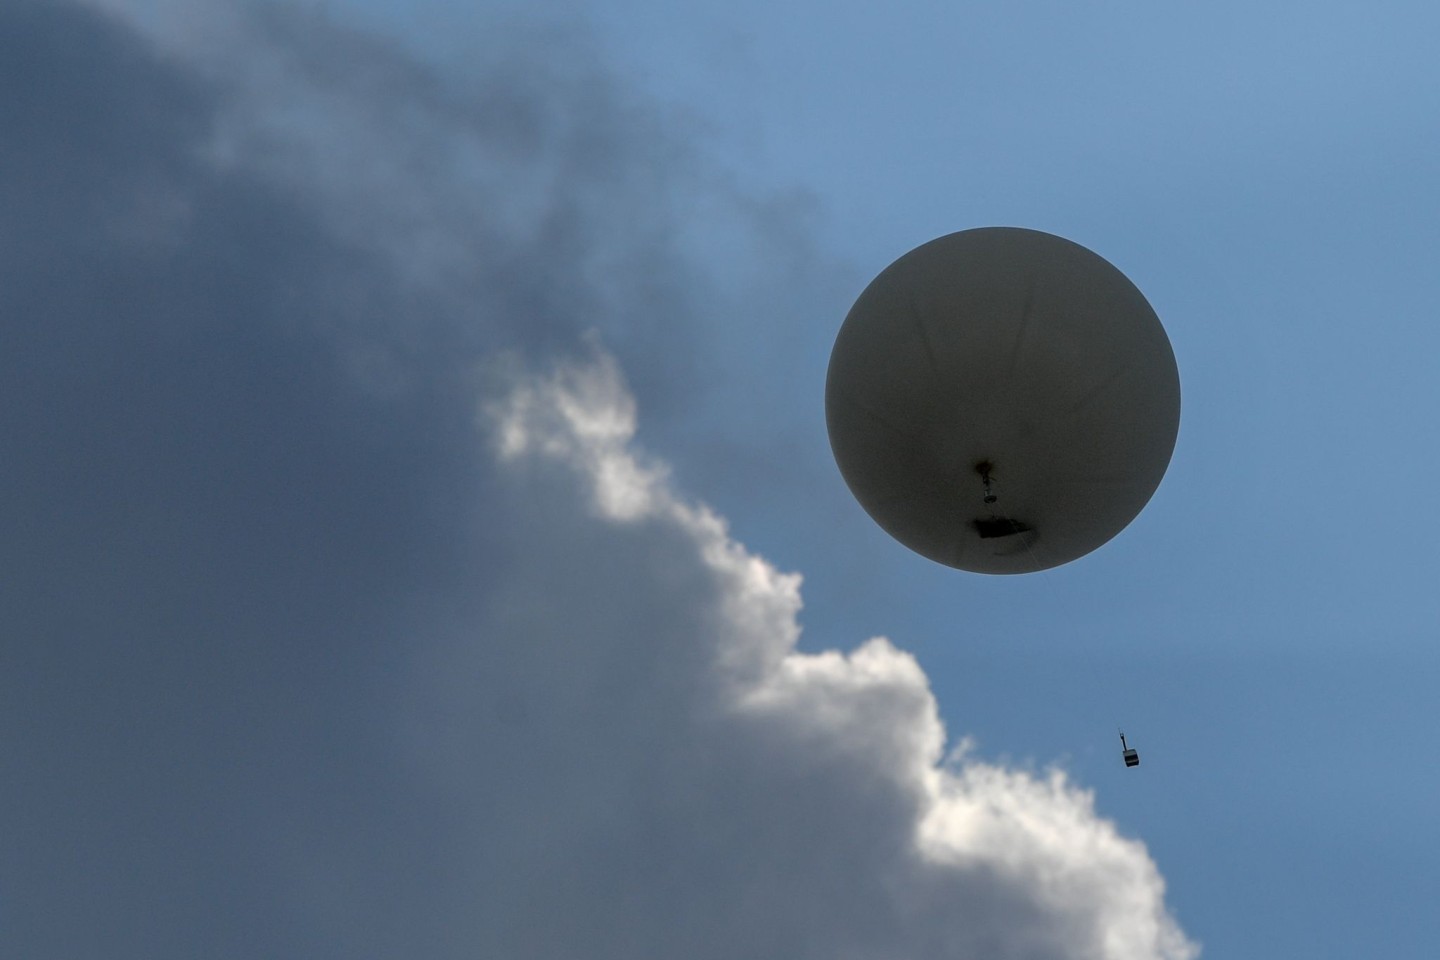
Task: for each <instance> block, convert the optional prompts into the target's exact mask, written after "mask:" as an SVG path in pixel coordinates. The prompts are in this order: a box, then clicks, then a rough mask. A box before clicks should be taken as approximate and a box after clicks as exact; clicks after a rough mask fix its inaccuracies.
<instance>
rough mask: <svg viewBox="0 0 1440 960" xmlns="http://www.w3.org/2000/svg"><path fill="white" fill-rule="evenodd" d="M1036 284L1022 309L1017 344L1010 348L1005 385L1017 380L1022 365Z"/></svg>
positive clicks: (1026, 297)
mask: <svg viewBox="0 0 1440 960" xmlns="http://www.w3.org/2000/svg"><path fill="white" fill-rule="evenodd" d="M1034 306H1035V284H1033V283H1032V284H1030V289H1029V291H1028V292H1026V294H1025V307H1024V309H1022V310H1021V311H1020V329H1018V330H1016V331H1015V346H1013V347H1011V348H1010V366H1009V367H1007V368H1006V370H1005V386H1006V389H1007V391H1008V390H1009V386H1010V384H1012V383H1014V382H1015V368H1016V367H1018V366H1019V365H1020V351H1021V349H1022V348H1023V347H1024V346H1025V335H1026V334H1027V333H1029V331H1030V319H1031V317H1032V316H1033V314H1034V309H1033V308H1034Z"/></svg>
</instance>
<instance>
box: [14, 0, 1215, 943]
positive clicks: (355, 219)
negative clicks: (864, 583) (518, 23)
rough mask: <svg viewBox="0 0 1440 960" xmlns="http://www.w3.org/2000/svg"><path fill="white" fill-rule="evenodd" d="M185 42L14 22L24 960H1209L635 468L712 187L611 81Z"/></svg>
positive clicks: (19, 827)
mask: <svg viewBox="0 0 1440 960" xmlns="http://www.w3.org/2000/svg"><path fill="white" fill-rule="evenodd" d="M116 9H120V10H122V11H123V9H124V8H123V5H122V6H118V7H117V8H116ZM139 23H140V21H139V20H137V19H132V18H130V17H128V16H126V15H125V14H124V13H123V12H122V13H104V12H97V10H96V9H93V8H89V7H85V6H80V5H76V4H71V3H39V2H35V3H12V4H9V5H6V6H5V7H4V8H3V9H0V90H4V91H6V93H5V94H4V95H3V97H0V111H3V114H0V118H3V124H4V129H5V132H6V136H5V137H3V138H0V256H3V261H0V317H3V318H4V321H3V324H0V330H3V333H0V337H3V340H4V343H3V349H0V451H3V456H4V469H3V470H0V516H3V518H4V520H5V530H6V536H5V537H4V539H3V541H0V573H3V583H0V611H3V614H4V618H3V623H4V637H3V640H0V817H3V822H4V826H5V830H4V833H3V837H4V839H3V840H0V952H4V953H5V954H6V955H15V956H25V957H37V958H42V957H74V956H106V957H115V958H130V957H134V958H142V957H143V958H146V960H158V958H167V957H175V958H181V957H185V958H190V957H195V956H211V957H221V958H224V957H237V958H238V957H254V956H261V955H265V956H305V957H315V958H324V957H336V958H340V957H344V958H355V957H393V956H423V957H432V958H445V957H457V958H458V957H535V958H541V957H555V958H561V957H574V956H591V957H597V958H599V957H622V956H623V957H627V958H634V957H670V956H677V955H692V956H696V957H707V956H715V957H722V956H723V957H756V958H760V957H772V956H784V955H790V956H798V957H806V956H813V957H842V956H853V957H887V958H893V957H907V956H916V957H919V956H954V957H971V956H989V957H1035V958H1042V957H1043V958H1049V957H1057V958H1058V957H1114V958H1124V960H1130V958H1141V957H1145V958H1149V957H1166V958H1172V957H1183V956H1185V955H1186V953H1187V950H1186V946H1185V944H1184V943H1183V941H1181V940H1179V939H1178V933H1176V932H1175V931H1174V930H1173V927H1172V926H1170V925H1169V921H1168V919H1167V918H1166V917H1165V915H1164V912H1163V906H1162V904H1161V903H1160V890H1161V884H1160V882H1159V878H1158V874H1155V872H1154V869H1153V867H1152V866H1151V865H1150V864H1149V861H1148V859H1147V858H1146V857H1145V855H1144V853H1143V849H1141V848H1139V847H1138V845H1135V844H1133V843H1130V842H1128V841H1123V840H1121V839H1119V838H1118V837H1116V836H1115V835H1114V832H1113V830H1111V829H1110V828H1109V826H1108V825H1106V824H1104V823H1103V822H1102V821H1098V820H1096V819H1095V818H1094V816H1093V813H1092V812H1090V811H1089V809H1088V806H1087V804H1088V799H1087V798H1086V797H1085V796H1084V795H1083V794H1081V793H1078V792H1077V791H1075V790H1074V789H1073V788H1071V787H1068V786H1067V785H1065V784H1064V783H1063V782H1061V781H1057V780H1051V781H1040V780H1036V779H1034V778H1030V777H1026V776H1024V775H1019V774H1009V773H1006V772H1005V771H1002V770H996V769H993V768H988V767H983V766H979V765H970V766H968V767H964V768H959V767H957V768H955V769H954V770H948V769H947V768H941V767H937V765H936V764H937V761H938V759H939V757H938V751H939V749H940V745H941V744H942V743H943V731H942V730H941V728H940V726H939V722H938V718H936V716H935V714H934V703H933V700H932V699H931V698H930V696H929V692H928V689H927V687H926V685H925V680H924V677H923V675H922V674H920V672H919V670H918V668H916V667H915V665H914V663H913V661H911V660H909V659H908V658H907V657H905V656H904V655H903V654H900V653H898V652H897V651H894V650H893V649H892V648H890V647H889V646H888V644H885V643H884V642H883V641H876V642H872V643H871V644H869V645H868V646H866V647H863V648H862V649H861V650H860V651H857V652H856V653H855V654H853V655H852V656H850V657H848V658H846V657H841V656H840V655H838V654H826V655H822V656H818V657H803V656H800V655H797V654H795V652H794V649H793V646H794V642H795V639H796V637H797V636H798V627H797V626H796V622H795V615H796V612H797V610H798V605H799V598H798V581H797V580H795V579H794V578H789V577H785V576H782V575H780V574H778V573H776V572H775V571H774V570H773V569H772V568H770V567H769V566H768V565H767V564H765V563H764V562H763V561H761V560H759V559H758V558H756V557H754V556H752V555H750V554H749V553H748V552H746V551H745V549H744V548H743V547H741V546H740V545H739V544H738V543H736V542H735V541H734V540H732V539H731V538H730V537H729V536H728V534H727V533H726V531H725V528H724V524H723V522H722V521H721V520H720V519H719V518H718V517H716V516H715V515H714V514H712V513H710V512H708V511H706V510H704V509H703V508H700V507H696V506H693V505H691V504H689V503H688V502H687V501H685V500H684V499H683V498H682V497H680V496H679V495H678V494H676V493H675V492H674V490H673V488H672V486H671V485H670V483H669V482H668V481H667V480H666V478H665V468H664V466H663V464H661V463H660V462H659V461H656V460H647V459H645V457H644V455H643V454H639V453H637V452H636V451H635V449H634V447H633V445H632V443H631V439H632V434H633V431H634V407H633V403H634V394H638V396H639V398H640V402H641V403H642V404H645V403H649V404H655V405H657V406H663V407H665V408H666V409H667V411H668V415H669V416H671V417H676V418H680V417H682V416H683V413H684V410H685V404H686V402H687V401H686V400H685V397H686V385H687V377H689V376H691V375H692V374H693V371H694V370H695V369H696V364H698V362H699V361H697V360H696V359H695V358H696V357H697V356H699V355H700V354H701V353H702V352H703V336H704V334H703V330H700V329H698V328H699V327H701V326H702V324H701V323H700V320H701V319H703V318H704V317H705V310H706V299H707V289H708V288H707V281H706V280H705V275H704V273H703V271H701V270H699V269H698V268H696V267H695V266H693V265H692V264H691V263H690V262H689V261H688V260H687V259H686V258H685V257H684V256H682V255H681V253H680V252H679V251H681V250H683V245H681V244H679V243H678V242H675V241H676V232H675V230H676V228H675V218H676V211H677V210H678V209H681V208H683V207H684V205H685V204H687V203H690V202H692V201H691V200H689V199H687V193H686V191H689V190H693V189H700V186H699V182H698V180H696V179H694V175H693V168H692V167H691V166H690V164H691V163H692V161H691V159H690V158H689V157H688V156H687V154H686V151H685V150H684V149H682V148H680V147H678V146H676V145H675V142H674V141H673V140H672V139H671V138H670V137H669V136H668V135H667V134H666V133H665V130H664V128H663V124H661V123H660V122H659V120H658V119H657V118H656V115H655V114H653V113H652V112H647V111H646V110H645V109H644V107H643V105H641V104H638V103H636V102H635V101H633V100H632V99H631V98H630V97H629V96H628V95H627V94H626V93H625V92H624V90H623V89H622V88H620V87H619V86H617V85H616V84H614V82H613V81H612V80H611V79H610V78H609V77H608V75H607V74H606V73H605V71H604V70H603V69H601V68H600V67H599V65H598V64H597V62H596V60H595V59H594V57H593V54H592V53H591V52H590V51H589V50H588V48H587V47H586V46H585V44H584V43H583V40H580V39H577V37H576V36H575V35H574V34H572V33H568V32H561V33H557V34H544V33H543V32H542V33H541V34H539V35H535V34H525V33H517V34H514V35H513V37H511V36H505V35H498V36H496V37H494V38H492V39H491V40H490V42H489V43H488V44H486V45H483V49H482V50H481V52H480V54H477V59H476V61H475V62H474V63H472V64H471V65H469V67H468V69H467V71H466V75H464V76H461V75H459V74H454V73H447V72H444V71H440V70H438V69H436V68H434V67H431V66H427V65H426V64H425V63H423V62H422V61H420V60H418V59H416V58H414V57H410V56H408V55H406V54H405V53H404V52H403V51H402V50H400V49H399V48H397V47H396V46H394V45H393V44H390V43H387V42H386V41H384V40H381V39H377V38H375V37H372V36H367V35H365V34H363V33H361V32H358V31H355V30H353V29H349V28H347V27H345V26H344V25H342V24H338V23H335V22H332V21H329V20H326V19H324V18H322V17H316V16H313V15H311V14H304V13H300V12H297V11H296V10H294V9H291V8H287V7H284V6H278V5H248V4H238V5H234V6H229V5H216V6H214V7H211V8H206V9H204V10H203V11H201V12H199V13H197V14H196V15H195V17H194V19H193V21H191V20H187V21H186V26H185V29H184V30H181V29H180V28H179V27H177V26H176V25H175V24H173V23H167V22H164V21H160V22H156V21H153V20H152V21H151V22H150V23H149V26H148V27H145V28H144V29H145V30H149V31H150V32H149V33H145V32H142V27H141V26H140V25H139ZM481 54H483V55H481ZM592 330H598V331H600V338H601V340H602V341H603V343H604V345H605V346H603V347H601V346H597V345H596V343H595V341H594V339H593V338H591V337H590V336H589V331H592ZM608 351H614V352H615V354H616V355H618V356H619V358H620V360H619V363H620V365H621V366H623V367H624V369H625V370H626V371H627V373H629V375H630V380H631V384H630V385H629V386H627V385H625V384H624V383H623V382H622V381H621V378H620V374H619V367H617V366H616V365H615V364H614V362H613V361H611V360H610V359H609V356H610V354H609V352H608ZM557 365H558V367H557ZM553 369H559V370H560V371H561V373H560V374H557V375H555V376H553V377H550V378H548V379H547V377H546V376H545V375H543V372H544V371H547V370H553ZM535 371H540V372H541V375H539V376H538V379H537V374H536V373H535ZM632 391H633V393H632ZM477 411H481V412H477ZM1037 818H1038V820H1037ZM1036 822H1039V823H1041V824H1042V826H1041V827H1039V828H1037V827H1034V826H1033V824H1034V823H1036ZM1056 838H1058V839H1056ZM1047 871H1049V872H1048V873H1047ZM1057 877H1058V879H1057ZM1016 930H1020V931H1022V933H1019V934H1017V933H1016V932H1015V931H1016ZM1106 938H1109V939H1108V940H1107V939H1106ZM1112 941H1113V942H1112Z"/></svg>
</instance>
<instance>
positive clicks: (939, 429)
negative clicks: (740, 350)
mask: <svg viewBox="0 0 1440 960" xmlns="http://www.w3.org/2000/svg"><path fill="white" fill-rule="evenodd" d="M825 419H826V423H827V426H828V428H829V433H830V445H831V448H832V449H833V450H834V453H835V460H836V462H837V463H838V464H839V467H840V473H841V475H842V476H844V478H845V482H846V483H847V484H848V485H849V487H850V490H851V492H852V493H854V495H855V498H856V499H857V500H859V501H860V505H861V506H863V507H864V508H865V510H866V512H867V513H869V514H870V516H871V517H872V518H874V520H875V522H876V523H878V524H880V526H881V527H883V528H884V529H885V530H886V531H887V532H888V533H889V534H890V535H891V536H893V537H894V538H895V539H896V540H899V541H900V542H901V543H903V544H904V545H905V546H907V547H909V548H910V549H912V550H914V551H915V552H917V553H919V554H921V555H923V556H925V557H928V558H930V559H931V560H934V561H936V562H938V563H943V564H946V565H948V566H951V567H956V568H958V569H961V570H970V571H974V572H977V573H997V574H1000V573H1027V572H1031V571H1035V570H1043V569H1046V568H1049V567H1055V566H1059V565H1060V564H1062V563H1067V562H1069V561H1071V560H1074V559H1075V558H1077V557H1080V556H1083V555H1085V554H1087V553H1089V552H1090V551H1092V550H1094V549H1095V548H1096V547H1099V546H1100V545H1102V544H1104V543H1105V542H1106V541H1108V540H1109V539H1110V538H1111V537H1114V536H1115V535H1116V534H1117V533H1119V532H1120V531H1121V530H1123V529H1124V528H1125V526H1126V525H1127V524H1128V523H1130V521H1131V520H1133V519H1134V518H1135V517H1136V515H1137V514H1139V512H1140V510H1141V509H1142V508H1143V507H1144V506H1145V504H1146V503H1147V502H1148V501H1149V500H1150V497H1151V495H1152V494H1154V492H1155V489H1156V487H1158V486H1159V484H1160V480H1161V478H1162V477H1163V476H1164V475H1165V469H1166V467H1167V466H1168V465H1169V463H1170V455H1171V453H1172V452H1173V451H1174V449H1175V437H1176V433H1177V431H1178V430H1179V426H1180V377H1179V373H1178V372H1177V370H1176V367H1175V355H1174V353H1173V351H1172V350H1171V348H1170V341H1169V338H1167V337H1166V335H1165V330H1164V328H1163V327H1162V326H1161V325H1160V320H1159V318H1158V317H1156V316H1155V311H1154V310H1152V309H1151V307H1150V304H1149V303H1147V302H1146V300H1145V297H1144V296H1143V295H1142V294H1141V293H1140V291H1139V290H1138V289H1136V287H1135V285H1134V284H1132V283H1131V282H1130V281H1129V280H1128V279H1126V277H1125V275H1124V274H1122V273H1121V272H1120V271H1119V270H1117V269H1116V268H1115V267H1113V266H1111V264H1110V263H1108V262H1107V261H1106V260H1104V259H1102V258H1101V257H1099V256H1097V255H1096V254H1094V253H1091V252H1090V251H1089V250H1087V249H1085V248H1084V247H1082V246H1080V245H1078V244H1075V243H1072V242H1070V241H1069V240H1065V239H1062V238H1060V237H1056V236H1053V235H1051V234H1048V233H1041V232H1039V231H1036V230H1025V229H1021V228H1017V227H985V228H981V229H976V230H965V231H962V232H960V233H952V234H949V235H948V236H944V237H940V238H939V239H937V240H932V241H930V242H929V243H926V244H923V245H922V246H920V247H917V248H915V249H914V250H912V251H910V252H909V253H907V254H905V255H904V256H903V257H901V258H900V259H898V260H896V261H895V262H894V263H892V264H891V265H890V266H889V267H886V268H885V270H884V271H882V272H881V273H880V275H879V276H877V277H876V278H875V279H874V280H873V281H872V282H871V283H870V285H869V286H868V287H866V288H865V291H864V292H863V293H861V294H860V297H859V299H858V300H856V301H855V305H854V306H853V307H852V308H851V310H850V313H849V315H848V316H847V317H846V318H845V322H844V324H843V325H842V326H841V328H840V333H839V335H838V336H837V338H836V340H835V348H834V350H833V352H832V353H831V355H830V369H829V374H828V376H827V379H826V384H825Z"/></svg>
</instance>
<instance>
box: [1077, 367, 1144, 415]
mask: <svg viewBox="0 0 1440 960" xmlns="http://www.w3.org/2000/svg"><path fill="white" fill-rule="evenodd" d="M1130 370H1131V368H1130V367H1122V368H1120V369H1119V370H1116V371H1115V372H1114V373H1112V374H1110V376H1108V377H1106V378H1105V379H1104V380H1102V381H1100V382H1099V383H1098V384H1096V385H1095V386H1093V387H1091V388H1090V389H1089V390H1087V391H1086V392H1085V395H1084V396H1082V397H1081V398H1080V399H1079V400H1077V401H1076V402H1075V405H1074V406H1073V407H1071V408H1070V409H1069V410H1067V411H1066V412H1065V419H1066V420H1069V419H1070V418H1071V417H1074V416H1078V415H1079V414H1080V413H1082V412H1084V410H1085V408H1086V407H1088V406H1090V405H1091V404H1092V403H1094V402H1095V401H1096V400H1099V399H1100V398H1101V397H1103V396H1104V395H1105V393H1106V391H1108V390H1109V389H1110V388H1111V387H1113V386H1115V384H1117V383H1119V382H1120V381H1121V380H1123V379H1124V378H1125V376H1126V375H1127V374H1128V373H1129V372H1130Z"/></svg>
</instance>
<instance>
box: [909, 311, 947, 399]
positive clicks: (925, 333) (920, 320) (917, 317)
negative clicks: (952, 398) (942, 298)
mask: <svg viewBox="0 0 1440 960" xmlns="http://www.w3.org/2000/svg"><path fill="white" fill-rule="evenodd" d="M905 299H906V300H907V301H908V302H909V304H910V318H911V319H912V320H914V321H915V332H916V333H918V334H919V335H920V345H921V346H922V347H924V348H925V359H926V360H928V361H929V362H930V373H931V374H932V375H933V376H934V377H935V386H936V387H937V388H942V387H944V385H945V377H944V375H943V374H941V372H940V361H939V359H938V358H937V357H936V356H935V344H933V343H931V342H930V331H929V330H927V329H926V328H925V318H924V316H922V315H921V313H920V307H919V305H918V304H916V303H915V292H914V291H913V290H910V291H907V294H906V298H905Z"/></svg>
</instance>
